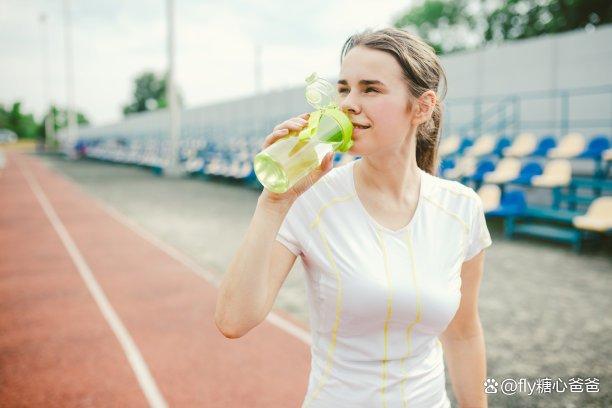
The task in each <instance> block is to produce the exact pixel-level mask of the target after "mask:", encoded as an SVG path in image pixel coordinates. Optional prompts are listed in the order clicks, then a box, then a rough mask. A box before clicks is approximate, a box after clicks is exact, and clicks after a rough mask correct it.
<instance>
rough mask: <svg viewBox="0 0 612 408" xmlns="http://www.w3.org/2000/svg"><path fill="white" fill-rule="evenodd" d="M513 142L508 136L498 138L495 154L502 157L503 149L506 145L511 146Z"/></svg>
mask: <svg viewBox="0 0 612 408" xmlns="http://www.w3.org/2000/svg"><path fill="white" fill-rule="evenodd" d="M511 144H512V142H511V141H510V139H509V138H508V137H506V136H502V137H500V138H499V139H498V140H497V144H496V145H495V149H493V154H496V155H497V156H499V157H501V156H503V151H504V149H505V148H506V147H508V146H510V145H511Z"/></svg>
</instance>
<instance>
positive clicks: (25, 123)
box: [0, 102, 89, 139]
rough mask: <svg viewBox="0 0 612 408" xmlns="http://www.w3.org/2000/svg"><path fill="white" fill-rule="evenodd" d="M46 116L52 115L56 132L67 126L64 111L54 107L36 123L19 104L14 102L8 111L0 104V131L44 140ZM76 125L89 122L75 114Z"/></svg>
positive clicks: (79, 113) (82, 116) (80, 113)
mask: <svg viewBox="0 0 612 408" xmlns="http://www.w3.org/2000/svg"><path fill="white" fill-rule="evenodd" d="M48 115H53V118H54V121H53V124H54V128H55V131H56V132H57V131H58V130H60V129H62V128H64V127H66V126H68V120H67V114H66V110H65V109H59V108H57V107H56V106H51V107H50V108H49V110H48V111H47V113H45V115H43V117H42V118H41V120H40V122H38V121H36V119H35V118H34V115H33V114H31V113H28V114H26V113H24V112H22V110H21V102H14V103H13V104H12V105H11V107H10V109H5V108H4V106H3V105H2V104H0V129H10V130H12V131H13V132H15V133H16V134H17V136H18V137H19V138H26V139H34V138H43V139H44V138H45V136H46V135H45V125H44V121H45V118H46V117H47V116H48ZM77 123H78V124H79V125H87V124H89V120H88V119H87V117H86V116H85V115H84V114H83V113H82V112H77Z"/></svg>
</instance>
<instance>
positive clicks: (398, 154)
mask: <svg viewBox="0 0 612 408" xmlns="http://www.w3.org/2000/svg"><path fill="white" fill-rule="evenodd" d="M410 140H415V138H410ZM357 164H358V166H357ZM355 173H356V175H355V177H356V178H357V179H358V180H359V181H360V184H361V185H362V186H363V187H364V190H366V191H371V192H373V193H375V194H381V195H382V196H383V197H385V198H387V199H390V200H392V201H394V202H395V203H397V204H409V203H411V202H413V201H414V199H415V197H418V194H419V190H420V172H419V167H418V166H417V161H416V144H415V143H414V142H413V143H407V144H406V146H402V148H400V149H397V150H395V151H393V152H388V153H384V154H376V155H368V156H364V157H362V159H361V160H360V163H356V168H355Z"/></svg>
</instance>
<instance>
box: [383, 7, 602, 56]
mask: <svg viewBox="0 0 612 408" xmlns="http://www.w3.org/2000/svg"><path fill="white" fill-rule="evenodd" d="M610 22H612V2H610V1H609V0H506V1H501V0H424V1H421V2H420V3H419V4H417V5H415V6H412V7H410V8H409V9H408V10H406V12H404V13H403V14H402V15H400V16H399V17H398V18H397V19H396V20H395V21H394V25H395V26H396V27H398V28H404V29H408V30H410V31H413V32H415V33H416V34H418V35H419V36H421V37H422V38H423V39H424V40H425V41H427V42H428V43H429V44H431V45H432V46H433V47H434V48H435V49H436V51H437V52H438V53H441V54H444V53H450V52H454V51H459V50H464V49H471V48H476V47H479V46H482V45H484V44H486V43H490V42H501V41H506V40H516V39H523V38H530V37H536V36H539V35H543V34H552V33H560V32H564V31H569V30H574V29H580V28H591V27H595V26H597V25H600V24H606V23H610Z"/></svg>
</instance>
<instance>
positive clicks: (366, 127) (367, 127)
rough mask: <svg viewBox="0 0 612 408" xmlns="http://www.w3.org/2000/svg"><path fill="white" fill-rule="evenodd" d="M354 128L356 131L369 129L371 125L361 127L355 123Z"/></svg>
mask: <svg viewBox="0 0 612 408" xmlns="http://www.w3.org/2000/svg"><path fill="white" fill-rule="evenodd" d="M353 128H355V129H369V128H370V125H367V126H366V125H360V124H358V123H353Z"/></svg>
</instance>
